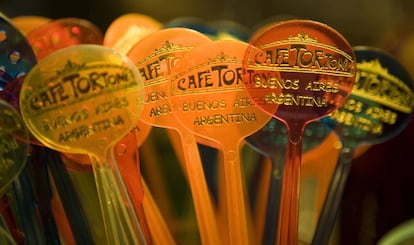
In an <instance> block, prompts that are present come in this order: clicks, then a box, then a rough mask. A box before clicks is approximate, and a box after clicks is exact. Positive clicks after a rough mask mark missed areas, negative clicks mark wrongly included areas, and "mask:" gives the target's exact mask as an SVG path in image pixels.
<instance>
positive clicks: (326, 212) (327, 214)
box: [311, 150, 352, 245]
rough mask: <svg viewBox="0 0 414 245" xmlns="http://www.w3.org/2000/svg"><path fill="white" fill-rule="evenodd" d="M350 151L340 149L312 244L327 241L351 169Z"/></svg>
mask: <svg viewBox="0 0 414 245" xmlns="http://www.w3.org/2000/svg"><path fill="white" fill-rule="evenodd" d="M351 152H352V151H351ZM351 152H350V151H348V150H342V153H341V154H340V155H339V159H338V161H337V165H336V168H335V171H334V173H333V176H332V178H331V183H330V185H329V189H328V192H327V194H326V197H325V202H324V204H323V208H322V211H321V214H320V215H319V219H318V224H317V226H316V230H315V234H314V236H313V240H312V243H311V244H312V245H325V244H328V242H329V238H330V236H331V233H332V230H333V227H334V225H335V220H336V217H337V215H338V212H339V207H340V205H341V201H342V196H343V193H344V190H345V186H346V182H347V179H348V176H349V172H350V170H351V165H352V154H351Z"/></svg>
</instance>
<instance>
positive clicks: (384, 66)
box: [312, 46, 414, 245]
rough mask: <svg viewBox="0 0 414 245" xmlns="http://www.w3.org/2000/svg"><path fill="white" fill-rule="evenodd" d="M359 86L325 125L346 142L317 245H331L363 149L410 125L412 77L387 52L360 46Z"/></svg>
mask: <svg viewBox="0 0 414 245" xmlns="http://www.w3.org/2000/svg"><path fill="white" fill-rule="evenodd" d="M354 50H355V55H356V58H357V62H358V70H357V79H356V84H355V86H354V88H353V90H352V92H351V95H350V96H349V98H348V99H347V100H346V101H345V103H344V105H343V106H342V107H341V108H339V110H337V111H335V112H333V113H332V114H331V115H330V116H329V117H326V118H324V119H323V120H322V121H323V122H324V123H325V124H326V125H328V126H329V127H331V128H332V129H333V130H334V131H335V132H336V133H337V134H338V137H339V138H340V140H341V142H342V149H341V153H340V155H339V159H338V161H337V166H336V168H335V171H334V174H333V176H332V179H331V184H330V186H329V189H328V193H327V196H326V198H325V203H324V206H323V209H322V212H321V214H320V216H319V221H318V225H317V227H316V231H315V235H314V238H313V241H312V244H315V245H317V244H328V241H329V238H330V235H331V232H332V230H333V226H334V224H335V220H336V217H337V213H338V211H339V206H340V203H341V200H342V195H343V192H344V189H345V184H346V181H347V179H348V176H349V172H350V170H351V165H352V164H351V163H352V158H353V156H354V153H355V150H356V149H357V148H358V147H359V146H362V145H364V144H368V145H373V144H379V143H381V142H385V141H387V140H389V139H391V138H392V137H394V136H396V135H398V134H399V133H400V132H401V131H402V130H403V129H404V128H405V127H406V126H407V124H408V123H409V121H410V120H411V117H412V110H413V108H414V84H413V81H412V79H411V77H410V74H409V73H408V72H407V71H406V70H405V68H404V67H403V66H402V65H401V64H400V63H399V62H398V61H397V60H396V58H394V57H393V56H391V55H390V54H388V53H386V52H385V51H383V50H380V49H377V48H373V47H364V46H358V47H355V48H354Z"/></svg>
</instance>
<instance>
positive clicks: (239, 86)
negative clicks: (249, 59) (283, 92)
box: [170, 40, 271, 244]
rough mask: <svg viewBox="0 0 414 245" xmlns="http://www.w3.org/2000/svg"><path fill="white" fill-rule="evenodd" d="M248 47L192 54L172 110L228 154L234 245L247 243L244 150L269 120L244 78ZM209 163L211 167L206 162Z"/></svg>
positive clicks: (179, 74) (181, 67) (217, 44)
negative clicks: (247, 139)
mask: <svg viewBox="0 0 414 245" xmlns="http://www.w3.org/2000/svg"><path fill="white" fill-rule="evenodd" d="M246 47H247V44H246V43H244V42H241V41H236V40H220V41H212V42H209V43H206V44H203V45H200V46H198V47H195V48H194V49H193V50H191V51H190V52H189V53H188V54H187V55H186V56H184V58H183V59H181V60H180V61H179V62H178V63H177V65H176V66H175V68H174V72H173V74H172V76H171V79H172V81H173V82H172V83H171V97H170V101H171V107H172V109H173V111H174V115H175V116H176V118H177V119H178V120H179V121H180V122H181V123H182V125H184V127H186V128H187V129H188V130H190V131H191V132H193V133H194V134H195V135H197V136H199V137H202V138H206V139H208V140H211V141H214V142H216V145H218V146H219V147H220V150H221V151H222V153H223V159H224V163H223V164H224V175H225V192H226V197H225V199H226V202H227V212H228V218H227V223H228V227H226V229H228V231H229V233H228V238H229V241H228V242H229V244H248V243H249V242H251V241H250V240H249V239H250V238H249V232H250V231H249V230H248V224H247V218H246V215H247V214H246V211H247V210H246V207H245V202H246V200H245V198H244V189H243V178H242V167H241V163H240V155H239V154H240V146H241V143H242V141H243V139H244V138H245V137H246V136H248V135H250V134H252V133H254V132H255V131H257V130H258V129H260V128H261V127H263V126H264V125H265V124H266V123H267V122H268V121H269V120H270V118H271V117H270V116H268V115H266V114H265V113H263V112H262V111H261V110H259V109H258V108H257V107H256V106H255V105H254V103H253V102H252V100H251V99H250V98H249V97H248V94H247V92H246V91H245V88H244V83H243V76H242V63H243V62H242V59H243V55H244V51H245V49H246ZM206 164H208V163H206Z"/></svg>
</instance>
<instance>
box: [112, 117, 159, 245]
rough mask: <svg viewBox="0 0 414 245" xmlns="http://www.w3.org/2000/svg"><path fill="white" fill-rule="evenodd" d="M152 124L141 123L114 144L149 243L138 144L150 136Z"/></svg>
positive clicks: (126, 185)
mask: <svg viewBox="0 0 414 245" xmlns="http://www.w3.org/2000/svg"><path fill="white" fill-rule="evenodd" d="M150 130H151V126H149V125H147V124H144V123H139V126H138V127H137V128H134V129H133V130H131V132H129V133H128V134H127V135H126V136H125V137H124V138H122V139H121V140H120V141H119V142H118V143H116V145H115V146H114V151H113V152H112V158H113V159H114V161H115V162H116V163H118V164H117V166H118V169H119V172H120V174H121V176H122V179H123V180H124V183H125V187H126V189H127V191H128V194H129V197H130V199H131V202H132V205H133V206H134V209H135V213H136V214H137V217H138V220H139V223H140V225H141V229H142V232H143V234H144V236H145V239H146V241H147V243H148V244H152V242H151V236H150V234H149V230H148V224H147V219H146V217H145V214H144V210H143V206H142V201H143V198H144V189H143V186H142V183H141V170H140V164H139V155H138V147H139V146H138V144H139V145H140V144H141V143H142V142H143V141H144V140H145V139H146V137H147V136H148V134H149V132H150Z"/></svg>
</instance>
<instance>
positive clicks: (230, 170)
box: [223, 147, 250, 245]
mask: <svg viewBox="0 0 414 245" xmlns="http://www.w3.org/2000/svg"><path fill="white" fill-rule="evenodd" d="M234 148H236V149H237V147H234ZM223 155H224V163H223V164H224V174H225V177H224V179H225V188H226V190H225V191H226V201H227V212H228V215H227V219H228V220H227V223H228V225H229V227H228V229H229V244H238V245H244V244H250V241H249V230H248V226H247V213H246V204H245V198H244V189H243V186H244V185H243V181H242V179H243V178H242V172H241V166H240V156H239V151H238V150H232V149H223Z"/></svg>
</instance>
